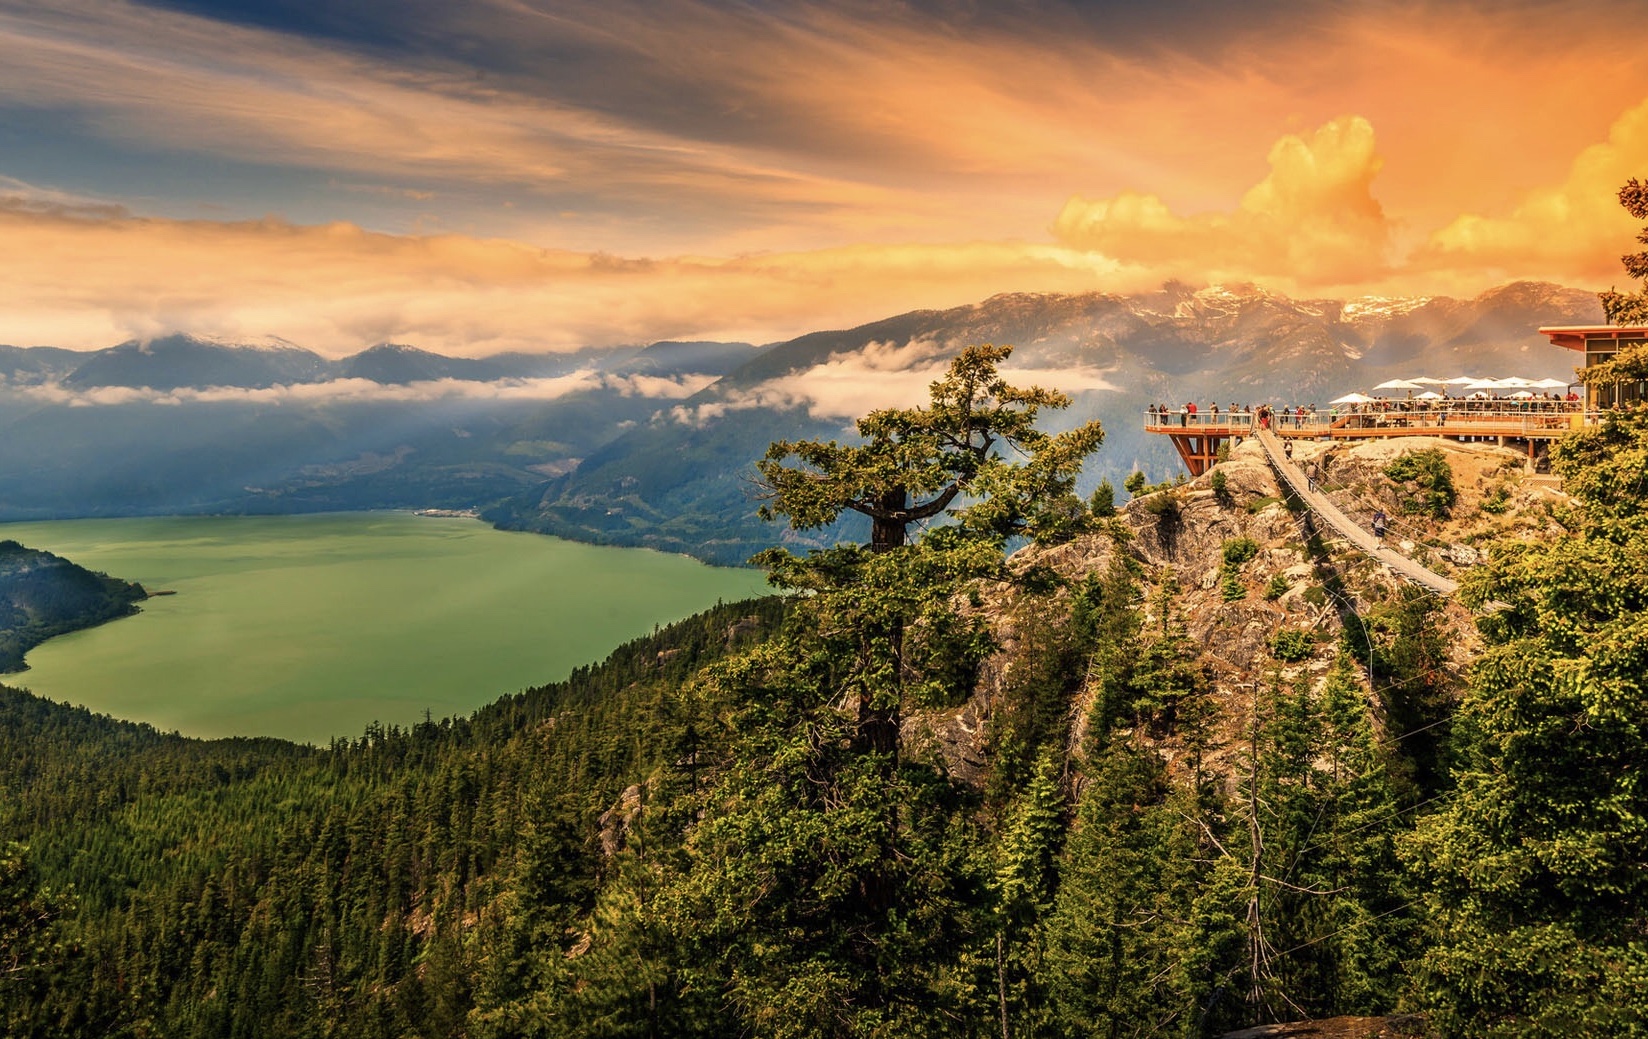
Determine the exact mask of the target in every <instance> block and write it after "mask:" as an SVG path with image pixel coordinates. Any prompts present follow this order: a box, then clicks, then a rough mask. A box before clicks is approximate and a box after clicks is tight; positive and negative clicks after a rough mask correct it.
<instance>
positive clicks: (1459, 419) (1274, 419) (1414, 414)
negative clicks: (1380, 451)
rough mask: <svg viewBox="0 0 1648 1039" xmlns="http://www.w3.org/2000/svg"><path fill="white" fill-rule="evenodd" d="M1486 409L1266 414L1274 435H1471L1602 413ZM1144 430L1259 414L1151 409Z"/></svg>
mask: <svg viewBox="0 0 1648 1039" xmlns="http://www.w3.org/2000/svg"><path fill="white" fill-rule="evenodd" d="M1495 404H1496V405H1497V406H1487V407H1484V406H1483V405H1482V402H1478V401H1471V402H1468V403H1461V402H1450V404H1449V406H1447V407H1435V406H1430V407H1411V408H1401V407H1390V408H1387V409H1380V408H1377V407H1375V408H1369V407H1368V406H1365V405H1363V406H1358V407H1357V409H1356V410H1354V411H1353V410H1348V409H1346V410H1338V411H1334V410H1326V411H1324V410H1321V409H1318V410H1317V411H1315V412H1309V411H1307V412H1306V413H1305V414H1304V415H1302V416H1301V415H1299V414H1298V413H1297V411H1289V412H1283V411H1281V410H1279V409H1278V410H1277V411H1276V412H1275V413H1274V414H1273V415H1272V416H1271V418H1270V428H1271V429H1273V430H1275V431H1277V432H1278V433H1282V434H1284V435H1285V434H1287V433H1297V434H1305V435H1312V434H1315V435H1321V436H1327V435H1331V434H1333V433H1340V434H1341V435H1343V434H1347V433H1351V432H1353V431H1356V432H1366V433H1369V434H1374V435H1377V434H1378V433H1380V432H1390V433H1393V434H1404V433H1405V434H1409V435H1411V434H1412V432H1413V431H1414V430H1423V431H1427V432H1434V433H1436V434H1437V435H1438V436H1470V435H1472V434H1473V432H1477V431H1482V432H1483V433H1484V434H1487V433H1491V434H1492V435H1498V436H1515V435H1517V434H1519V433H1529V434H1535V435H1543V436H1547V437H1549V436H1553V435H1557V434H1561V433H1564V432H1567V431H1569V430H1574V429H1581V428H1583V427H1585V426H1588V425H1593V424H1595V423H1596V422H1598V421H1599V420H1600V419H1601V417H1602V413H1601V412H1596V411H1586V410H1584V405H1583V404H1580V403H1577V402H1568V401H1531V402H1529V403H1528V404H1525V405H1511V406H1505V404H1504V402H1495ZM1143 419H1144V426H1145V428H1146V429H1148V430H1151V431H1154V432H1161V433H1173V432H1177V431H1179V430H1184V431H1185V432H1187V433H1197V432H1205V433H1212V432H1219V433H1225V432H1229V433H1234V434H1241V433H1243V432H1246V431H1250V430H1252V429H1253V428H1255V426H1256V424H1257V421H1258V417H1257V415H1256V414H1255V413H1254V412H1252V411H1227V410H1224V409H1221V410H1220V411H1219V412H1218V413H1217V414H1214V413H1213V412H1211V411H1197V412H1196V413H1195V414H1189V413H1186V412H1178V411H1166V412H1150V411H1146V412H1145V413H1144V415H1143Z"/></svg>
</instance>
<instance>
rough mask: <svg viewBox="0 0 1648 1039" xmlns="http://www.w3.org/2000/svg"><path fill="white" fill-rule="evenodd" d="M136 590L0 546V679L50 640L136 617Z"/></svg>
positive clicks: (142, 595)
mask: <svg viewBox="0 0 1648 1039" xmlns="http://www.w3.org/2000/svg"><path fill="white" fill-rule="evenodd" d="M146 598H148V593H147V592H145V591H144V590H143V588H142V586H140V585H136V584H133V583H131V582H130V581H122V580H120V579H119V578H114V577H109V576H108V575H106V574H99V573H93V572H92V571H90V570H87V569H85V568H84V567H81V566H77V565H76V564H74V563H72V562H70V561H69V560H67V559H64V558H62V557H61V556H55V555H52V554H51V553H50V552H41V551H39V550H37V549H31V548H25V547H24V546H23V545H20V544H18V543H17V542H16V541H11V540H5V541H0V673H4V672H7V671H20V670H22V669H23V666H24V665H23V655H24V654H25V653H27V652H28V651H29V650H31V649H33V648H34V647H35V646H38V645H40V643H42V642H44V641H46V640H47V639H49V638H51V637H52V636H53V635H62V634H64V633H66V632H70V631H78V630H79V629H81V628H89V627H91V626H93V625H96V624H102V623H103V622H104V621H108V620H113V619H114V618H116V617H124V616H127V615H128V614H132V613H136V612H137V605H136V604H137V603H138V602H140V601H142V600H143V599H146Z"/></svg>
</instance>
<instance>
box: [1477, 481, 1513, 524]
mask: <svg viewBox="0 0 1648 1039" xmlns="http://www.w3.org/2000/svg"><path fill="white" fill-rule="evenodd" d="M1510 501H1511V495H1510V493H1509V492H1508V491H1507V490H1506V489H1505V485H1504V484H1502V483H1501V484H1495V485H1494V486H1493V487H1491V488H1489V490H1488V493H1487V494H1485V495H1483V497H1482V511H1483V512H1486V513H1489V514H1490V515H1494V516H1497V515H1499V514H1500V513H1502V512H1504V511H1505V507H1506V506H1507V505H1509V504H1510Z"/></svg>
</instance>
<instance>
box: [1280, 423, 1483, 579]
mask: <svg viewBox="0 0 1648 1039" xmlns="http://www.w3.org/2000/svg"><path fill="white" fill-rule="evenodd" d="M1253 436H1254V437H1255V438H1256V439H1257V440H1258V441H1259V443H1260V444H1261V445H1263V446H1264V449H1265V454H1266V455H1268V456H1269V457H1270V464H1271V468H1273V469H1275V470H1276V472H1277V473H1278V474H1279V475H1280V476H1281V478H1282V480H1283V481H1284V482H1285V483H1286V484H1287V485H1288V486H1289V487H1290V488H1292V490H1293V493H1294V494H1297V495H1298V496H1299V499H1300V500H1301V501H1303V502H1304V503H1305V504H1307V505H1309V506H1310V511H1312V512H1314V513H1315V514H1316V515H1317V516H1318V517H1319V518H1320V519H1321V520H1322V522H1324V523H1326V524H1327V525H1328V526H1330V527H1332V528H1333V529H1334V530H1335V531H1337V532H1338V533H1339V535H1340V536H1341V537H1343V538H1344V539H1345V540H1346V541H1349V542H1350V543H1351V544H1352V545H1355V546H1356V547H1357V548H1358V549H1360V550H1361V551H1362V552H1364V553H1366V554H1367V555H1369V556H1371V557H1373V558H1374V559H1376V560H1378V561H1379V562H1380V563H1382V564H1383V565H1384V566H1385V567H1387V568H1388V569H1390V570H1392V571H1394V572H1396V573H1398V574H1400V575H1401V576H1403V577H1406V578H1407V579H1408V580H1410V581H1412V582H1414V583H1415V584H1418V585H1421V586H1423V587H1425V588H1429V589H1430V590H1431V591H1433V592H1435V593H1437V594H1438V595H1445V596H1446V595H1453V594H1454V593H1455V592H1457V591H1458V590H1459V582H1458V581H1452V580H1449V579H1448V578H1446V577H1443V576H1442V575H1441V574H1439V573H1436V572H1435V571H1433V570H1427V569H1426V568H1425V567H1422V566H1420V565H1419V564H1418V563H1416V562H1414V561H1413V560H1411V559H1409V558H1408V557H1407V556H1405V555H1403V554H1402V553H1400V552H1397V551H1396V550H1394V549H1390V548H1386V547H1385V546H1384V545H1382V544H1380V542H1379V539H1378V538H1376V537H1374V536H1373V533H1372V532H1371V531H1367V530H1363V529H1362V527H1361V526H1360V525H1359V524H1357V523H1356V522H1355V521H1354V520H1352V519H1351V518H1350V517H1349V516H1347V515H1345V514H1344V512H1342V511H1340V509H1339V507H1338V506H1337V505H1335V504H1333V502H1332V501H1330V500H1329V499H1328V496H1327V495H1325V494H1323V493H1321V492H1320V491H1315V490H1312V489H1311V486H1310V480H1309V479H1307V478H1306V477H1305V473H1304V471H1303V470H1302V469H1300V468H1299V467H1298V466H1297V465H1294V464H1293V460H1292V459H1291V458H1289V457H1287V455H1286V453H1285V452H1284V451H1283V450H1282V441H1281V438H1279V437H1277V435H1276V434H1275V432H1273V431H1271V430H1268V429H1258V430H1254V431H1253Z"/></svg>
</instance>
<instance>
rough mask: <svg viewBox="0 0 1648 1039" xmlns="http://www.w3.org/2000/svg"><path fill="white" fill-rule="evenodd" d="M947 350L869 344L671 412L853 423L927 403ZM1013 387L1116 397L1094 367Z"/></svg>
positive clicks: (680, 416)
mask: <svg viewBox="0 0 1648 1039" xmlns="http://www.w3.org/2000/svg"><path fill="white" fill-rule="evenodd" d="M952 352H953V348H950V347H946V346H945V345H944V344H941V343H938V342H935V341H933V340H926V339H918V340H911V341H909V342H907V343H903V344H897V343H892V342H872V343H870V344H868V345H867V346H865V347H864V348H863V349H862V350H856V351H850V352H846V353H838V354H832V355H830V357H829V358H828V359H826V360H825V361H824V362H822V363H820V364H816V365H814V366H812V367H811V368H807V369H805V370H802V371H798V372H792V373H790V374H788V375H783V376H780V377H778V378H776V379H769V380H767V381H766V382H763V383H761V384H760V385H758V386H754V387H751V388H749V389H746V390H739V391H737V392H736V393H731V394H728V395H727V396H725V397H723V398H721V399H719V400H712V401H705V402H702V403H699V404H695V405H691V406H687V405H678V406H676V407H674V408H672V409H670V411H669V413H668V414H669V418H670V419H671V420H672V421H674V422H678V423H680V424H682V425H689V426H695V427H696V426H703V425H706V424H708V423H710V422H713V421H715V420H717V419H721V418H724V417H725V416H726V415H728V414H729V413H732V412H736V411H744V410H750V409H754V408H774V409H778V410H803V411H806V412H807V414H808V415H809V416H811V417H812V418H815V419H842V420H850V419H855V418H858V417H859V416H861V415H864V414H866V413H868V412H871V411H876V410H879V409H883V408H908V407H916V406H918V405H922V404H925V403H926V402H927V401H928V399H929V396H928V389H929V387H930V386H931V385H932V384H933V382H935V381H936V380H938V379H940V378H943V376H944V373H945V371H946V370H947V369H948V367H949V357H948V354H949V353H952ZM999 372H1000V374H1001V376H1002V378H1004V379H1006V380H1007V381H1008V382H1009V383H1011V384H1013V385H1020V386H1023V385H1037V386H1046V387H1049V388H1051V389H1057V390H1062V391H1064V392H1066V393H1089V392H1096V391H1107V390H1116V389H1118V388H1119V387H1117V386H1116V385H1114V384H1113V383H1111V382H1110V381H1109V379H1108V378H1107V377H1106V373H1105V372H1103V371H1100V370H1098V369H1094V368H1001V369H999Z"/></svg>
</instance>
